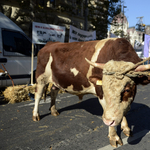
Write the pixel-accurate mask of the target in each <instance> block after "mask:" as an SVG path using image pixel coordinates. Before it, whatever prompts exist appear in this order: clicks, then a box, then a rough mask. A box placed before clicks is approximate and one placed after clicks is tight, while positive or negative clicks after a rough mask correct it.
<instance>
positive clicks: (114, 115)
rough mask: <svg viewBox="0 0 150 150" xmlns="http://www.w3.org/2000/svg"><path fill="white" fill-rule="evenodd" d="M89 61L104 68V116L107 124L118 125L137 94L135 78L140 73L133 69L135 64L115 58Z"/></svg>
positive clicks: (102, 103) (101, 101)
mask: <svg viewBox="0 0 150 150" xmlns="http://www.w3.org/2000/svg"><path fill="white" fill-rule="evenodd" d="M88 63H89V64H90V65H92V66H94V67H98V68H101V69H103V78H102V89H103V93H104V95H103V99H102V100H100V103H101V105H102V107H103V110H104V112H103V116H102V118H103V121H104V123H105V124H106V125H108V126H117V125H119V124H120V123H121V121H122V119H123V116H124V115H125V114H126V113H127V112H128V110H129V109H130V105H131V103H132V102H133V100H134V97H135V94H136V82H135V78H136V77H137V76H139V74H138V73H137V74H134V73H135V72H134V71H131V70H133V69H135V64H133V63H132V62H124V61H113V60H111V61H109V62H107V63H106V64H98V63H93V62H90V61H88ZM140 77H141V75H140Z"/></svg>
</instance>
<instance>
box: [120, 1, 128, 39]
mask: <svg viewBox="0 0 150 150" xmlns="http://www.w3.org/2000/svg"><path fill="white" fill-rule="evenodd" d="M124 8H127V6H124V3H123V18H122V35H121V37H123V36H124V31H123V24H124Z"/></svg>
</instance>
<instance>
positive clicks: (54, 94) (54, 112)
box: [49, 85, 59, 116]
mask: <svg viewBox="0 0 150 150" xmlns="http://www.w3.org/2000/svg"><path fill="white" fill-rule="evenodd" d="M58 91H59V88H57V87H56V86H54V85H53V86H52V88H51V94H50V95H51V106H50V108H49V110H50V111H51V114H52V115H53V116H58V115H59V113H58V111H57V110H56V105H55V100H56V97H57V95H58Z"/></svg>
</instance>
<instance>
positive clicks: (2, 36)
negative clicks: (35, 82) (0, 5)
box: [0, 12, 37, 87]
mask: <svg viewBox="0 0 150 150" xmlns="http://www.w3.org/2000/svg"><path fill="white" fill-rule="evenodd" d="M31 52H32V42H31V40H30V39H29V38H28V37H27V36H26V35H25V33H24V32H23V31H22V29H21V28H19V27H18V26H17V25H16V24H15V23H14V22H13V21H11V20H10V19H9V18H8V17H6V16H5V15H4V14H3V13H1V12H0V69H2V70H4V68H3V66H2V64H3V65H4V67H5V68H6V70H7V72H8V73H9V75H10V76H11V78H12V79H13V82H14V84H15V85H20V84H28V83H30V79H31ZM36 54H37V53H36ZM36 65H37V56H34V64H33V71H34V72H35V70H36ZM4 71H5V70H4ZM11 85H12V81H11V80H10V78H9V77H8V76H6V75H0V87H5V86H11Z"/></svg>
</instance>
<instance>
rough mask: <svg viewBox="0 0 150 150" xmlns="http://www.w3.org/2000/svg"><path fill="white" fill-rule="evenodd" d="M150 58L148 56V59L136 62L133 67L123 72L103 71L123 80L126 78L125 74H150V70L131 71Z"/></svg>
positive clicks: (135, 75)
mask: <svg viewBox="0 0 150 150" xmlns="http://www.w3.org/2000/svg"><path fill="white" fill-rule="evenodd" d="M148 60H150V57H148V58H147V59H145V60H143V61H141V62H138V63H137V64H135V65H134V66H133V67H132V68H130V69H128V70H125V71H122V72H105V73H103V74H104V75H114V76H115V77H116V78H117V79H120V80H122V79H123V78H124V76H127V77H129V78H135V77H140V76H143V75H144V76H149V75H150V72H135V71H131V70H133V69H135V68H136V67H137V66H139V65H140V64H142V63H144V62H146V61H148Z"/></svg>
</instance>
